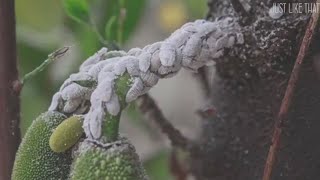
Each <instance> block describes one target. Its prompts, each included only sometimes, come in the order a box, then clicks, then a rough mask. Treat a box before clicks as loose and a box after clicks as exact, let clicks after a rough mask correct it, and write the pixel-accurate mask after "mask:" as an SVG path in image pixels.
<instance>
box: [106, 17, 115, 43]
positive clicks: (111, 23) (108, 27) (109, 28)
mask: <svg viewBox="0 0 320 180" xmlns="http://www.w3.org/2000/svg"><path fill="white" fill-rule="evenodd" d="M116 20H117V17H116V16H111V18H110V19H109V20H108V22H107V24H106V27H105V37H106V39H112V32H111V31H112V27H113V26H114V24H115V22H116Z"/></svg>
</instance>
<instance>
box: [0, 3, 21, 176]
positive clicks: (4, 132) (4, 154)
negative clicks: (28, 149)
mask: <svg viewBox="0 0 320 180" xmlns="http://www.w3.org/2000/svg"><path fill="white" fill-rule="evenodd" d="M15 84H19V81H18V71H17V61H16V39H15V14H14V0H0V179H1V180H9V179H11V178H10V176H11V170H12V166H13V162H14V158H15V154H16V151H17V148H18V145H19V142H20V130H19V114H20V105H19V89H14V85H15ZM16 87H18V86H16Z"/></svg>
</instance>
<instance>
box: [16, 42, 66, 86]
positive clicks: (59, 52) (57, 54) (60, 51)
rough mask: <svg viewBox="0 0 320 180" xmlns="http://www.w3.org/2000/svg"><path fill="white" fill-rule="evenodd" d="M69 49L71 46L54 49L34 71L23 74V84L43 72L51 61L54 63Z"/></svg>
mask: <svg viewBox="0 0 320 180" xmlns="http://www.w3.org/2000/svg"><path fill="white" fill-rule="evenodd" d="M69 49H70V47H69V46H66V47H63V48H60V49H58V50H56V51H54V52H53V53H51V54H49V55H48V58H47V59H46V60H45V61H44V62H43V63H42V64H41V65H40V66H38V67H37V68H35V69H34V70H33V71H31V72H29V73H27V74H26V75H24V76H23V78H22V79H21V84H22V85H24V84H25V83H26V82H27V81H28V80H30V79H32V78H33V77H34V76H36V75H37V74H39V73H40V72H42V71H43V70H44V69H45V68H46V67H47V66H48V65H49V64H50V63H52V62H53V61H55V60H57V59H59V58H61V57H62V56H63V55H65V53H67V52H68V50H69Z"/></svg>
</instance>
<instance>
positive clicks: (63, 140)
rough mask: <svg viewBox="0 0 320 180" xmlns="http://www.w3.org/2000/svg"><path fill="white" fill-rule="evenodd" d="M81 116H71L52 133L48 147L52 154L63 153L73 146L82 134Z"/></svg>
mask: <svg viewBox="0 0 320 180" xmlns="http://www.w3.org/2000/svg"><path fill="white" fill-rule="evenodd" d="M82 124H83V116H71V117H69V118H68V119H66V120H64V121H63V122H62V123H61V124H60V125H59V126H58V127H57V128H56V129H55V130H54V131H53V133H52V135H51V137H50V140H49V145H50V148H51V149H52V150H53V151H54V152H65V151H66V150H68V149H70V148H71V147H72V146H73V145H75V144H76V143H77V142H78V141H79V139H80V138H81V136H82V134H83V132H84V131H83V128H82Z"/></svg>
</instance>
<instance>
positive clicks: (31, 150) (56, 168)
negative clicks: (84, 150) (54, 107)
mask: <svg viewBox="0 0 320 180" xmlns="http://www.w3.org/2000/svg"><path fill="white" fill-rule="evenodd" d="M64 119H66V116H65V115H63V114H61V113H58V112H53V111H48V112H45V113H43V114H41V115H40V116H39V117H38V118H37V119H36V120H34V121H33V123H32V125H31V126H30V127H29V129H28V131H27V133H26V134H25V136H24V138H23V140H22V142H21V145H20V147H19V150H18V152H17V155H16V160H15V162H14V167H13V173H12V180H44V179H45V180H66V179H68V176H69V171H70V165H71V162H72V159H71V152H66V153H55V152H53V151H52V150H51V149H50V147H49V138H50V136H51V134H52V131H53V130H54V129H55V128H56V127H57V126H58V125H59V124H60V123H61V122H62V121H63V120H64Z"/></svg>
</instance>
